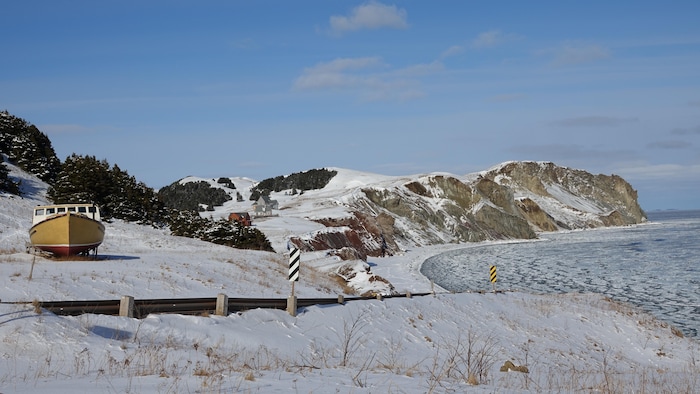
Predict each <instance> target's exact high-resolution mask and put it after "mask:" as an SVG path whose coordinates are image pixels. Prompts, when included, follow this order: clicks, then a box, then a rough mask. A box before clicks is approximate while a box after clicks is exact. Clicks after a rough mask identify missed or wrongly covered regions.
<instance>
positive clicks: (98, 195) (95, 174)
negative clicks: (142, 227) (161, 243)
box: [47, 154, 166, 225]
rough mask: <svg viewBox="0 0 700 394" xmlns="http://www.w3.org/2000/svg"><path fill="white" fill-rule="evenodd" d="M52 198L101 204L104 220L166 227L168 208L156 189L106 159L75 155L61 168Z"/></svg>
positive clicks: (51, 192) (62, 200) (59, 200)
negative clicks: (111, 164)
mask: <svg viewBox="0 0 700 394" xmlns="http://www.w3.org/2000/svg"><path fill="white" fill-rule="evenodd" d="M47 195H48V197H49V198H50V199H51V200H53V202H54V203H56V204H65V203H72V202H88V203H93V204H97V205H98V206H99V207H100V212H101V214H102V217H103V218H104V219H107V220H109V219H111V218H116V219H123V220H127V221H133V222H139V223H149V224H154V225H164V224H165V222H166V217H165V216H166V214H165V206H164V205H163V204H162V203H161V202H160V201H159V200H158V198H157V195H156V194H155V192H154V191H153V189H151V188H149V187H147V186H146V185H145V184H144V183H142V182H137V181H136V179H135V178H134V177H132V176H130V175H129V174H128V173H127V172H126V171H122V170H121V169H120V168H119V167H118V166H116V165H115V166H114V167H113V168H110V166H109V163H108V162H107V161H106V160H97V159H96V158H95V156H78V155H76V154H72V155H71V156H69V157H67V158H66V160H65V161H64V162H63V164H62V166H61V171H60V172H59V174H58V177H57V179H56V182H55V183H54V184H53V185H52V186H50V187H49V189H48V191H47Z"/></svg>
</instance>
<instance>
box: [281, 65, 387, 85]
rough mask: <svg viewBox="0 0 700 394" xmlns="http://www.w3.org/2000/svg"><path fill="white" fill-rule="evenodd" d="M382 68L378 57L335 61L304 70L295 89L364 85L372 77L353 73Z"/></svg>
mask: <svg viewBox="0 0 700 394" xmlns="http://www.w3.org/2000/svg"><path fill="white" fill-rule="evenodd" d="M382 66H383V62H382V60H381V59H380V58H378V57H363V58H341V59H335V60H332V61H330V62H327V63H319V64H317V65H315V66H313V67H308V68H306V69H304V72H303V73H302V75H301V76H300V77H298V78H297V79H296V81H294V88H295V89H299V90H308V89H330V88H342V87H353V86H357V85H364V84H366V83H367V81H368V80H369V79H370V77H369V76H368V75H367V74H353V72H357V71H358V70H359V71H363V70H367V69H375V68H378V67H382Z"/></svg>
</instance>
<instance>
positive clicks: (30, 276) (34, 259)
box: [29, 255, 36, 280]
mask: <svg viewBox="0 0 700 394" xmlns="http://www.w3.org/2000/svg"><path fill="white" fill-rule="evenodd" d="M35 261H36V255H34V257H32V268H31V269H30V270H29V280H32V275H34V262H35Z"/></svg>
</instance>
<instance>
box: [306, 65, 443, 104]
mask: <svg viewBox="0 0 700 394" xmlns="http://www.w3.org/2000/svg"><path fill="white" fill-rule="evenodd" d="M442 69H443V65H442V63H440V62H438V61H436V62H432V63H426V64H416V65H411V66H408V67H405V68H402V69H391V68H390V67H389V65H387V64H385V63H384V62H383V61H382V59H381V58H379V57H364V58H340V59H335V60H332V61H330V62H325V63H319V64H317V65H315V66H312V67H308V68H305V69H304V71H303V72H302V74H301V75H300V76H299V77H298V78H297V79H296V80H295V81H294V83H293V89H294V90H297V91H314V90H315V91H321V90H346V91H352V92H355V93H357V94H359V95H360V96H361V97H362V98H363V99H365V100H370V101H378V100H399V101H406V100H412V99H416V98H419V97H423V96H424V93H423V92H422V90H421V89H420V88H419V85H420V81H419V80H418V78H419V77H421V76H424V75H427V74H433V73H435V72H439V71H441V70H442Z"/></svg>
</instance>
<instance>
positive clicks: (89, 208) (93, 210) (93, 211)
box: [88, 207, 97, 213]
mask: <svg viewBox="0 0 700 394" xmlns="http://www.w3.org/2000/svg"><path fill="white" fill-rule="evenodd" d="M88 212H90V213H95V212H97V209H96V208H95V207H88Z"/></svg>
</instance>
